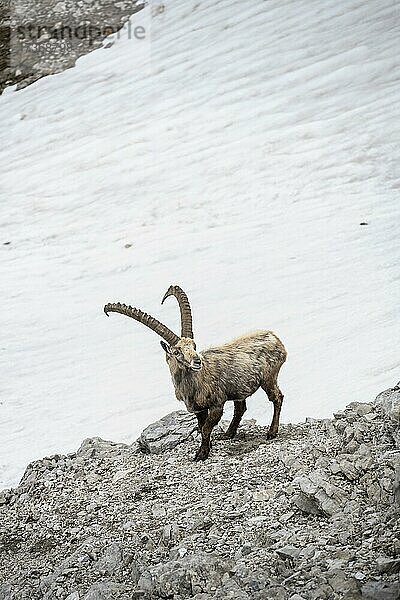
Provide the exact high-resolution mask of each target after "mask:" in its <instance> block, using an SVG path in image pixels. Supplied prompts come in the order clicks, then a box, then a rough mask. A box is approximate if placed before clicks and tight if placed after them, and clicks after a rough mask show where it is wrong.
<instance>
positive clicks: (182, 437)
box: [138, 410, 197, 454]
mask: <svg viewBox="0 0 400 600" xmlns="http://www.w3.org/2000/svg"><path fill="white" fill-rule="evenodd" d="M196 429H197V419H196V417H195V415H192V414H190V413H187V412H186V411H183V410H177V411H175V412H172V413H170V414H169V415H166V416H165V417H163V418H162V419H160V420H159V421H156V422H155V423H152V424H151V425H149V426H148V427H146V429H145V430H144V431H143V432H142V433H141V435H140V438H139V439H138V442H139V445H140V448H141V450H142V452H145V453H146V454H162V453H163V452H165V451H167V450H171V449H172V448H175V446H177V445H178V444H181V443H182V442H185V441H186V440H187V439H189V438H190V436H191V435H192V433H193V432H194V431H196Z"/></svg>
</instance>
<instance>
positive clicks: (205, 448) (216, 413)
mask: <svg viewBox="0 0 400 600" xmlns="http://www.w3.org/2000/svg"><path fill="white" fill-rule="evenodd" d="M222 413H223V410H222V408H216V407H214V408H210V410H209V411H208V415H207V418H206V420H205V422H204V425H203V427H202V429H201V446H200V448H199V449H198V451H197V452H196V455H195V457H194V460H196V461H198V460H206V458H208V456H209V454H210V437H211V432H212V430H213V429H214V427H215V426H216V425H217V424H218V422H219V420H220V418H221V417H222Z"/></svg>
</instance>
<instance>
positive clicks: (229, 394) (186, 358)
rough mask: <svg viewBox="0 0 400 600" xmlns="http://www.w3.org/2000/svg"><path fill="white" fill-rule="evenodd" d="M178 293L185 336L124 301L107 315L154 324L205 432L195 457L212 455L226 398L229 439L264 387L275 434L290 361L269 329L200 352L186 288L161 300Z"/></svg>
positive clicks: (179, 388)
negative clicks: (283, 373)
mask: <svg viewBox="0 0 400 600" xmlns="http://www.w3.org/2000/svg"><path fill="white" fill-rule="evenodd" d="M168 296H175V297H176V298H177V300H178V303H179V308H180V313H181V336H180V337H179V336H177V335H176V334H175V333H173V332H172V331H171V330H170V329H168V327H166V326H165V325H163V324H162V323H160V321H157V319H154V318H153V317H151V316H150V315H148V314H146V313H144V312H142V311H141V310H139V309H137V308H132V307H131V306H126V305H125V304H120V303H116V304H106V306H105V307H104V311H105V313H106V314H107V315H108V313H109V312H119V313H122V314H124V315H126V316H129V317H132V318H133V319H136V320H137V321H139V322H141V323H143V324H144V325H146V326H147V327H150V328H151V329H152V330H153V331H155V332H156V333H158V334H159V335H160V336H161V337H163V338H164V340H165V341H161V342H160V343H161V346H162V347H163V349H164V351H165V355H166V360H167V363H168V367H169V370H170V372H171V376H172V381H173V384H174V388H175V395H176V398H177V399H178V400H180V401H182V402H184V403H185V405H186V408H187V410H188V411H189V412H191V413H194V414H195V415H196V417H197V420H198V425H199V430H200V432H201V438H202V441H201V446H200V448H199V450H198V451H197V452H196V455H195V460H196V461H199V460H205V459H206V458H208V456H209V454H210V448H211V432H212V430H213V429H214V427H215V426H216V425H217V424H218V422H219V420H220V419H221V417H222V414H223V409H224V404H225V402H228V401H232V402H233V403H234V414H233V418H232V421H231V423H230V425H229V427H228V430H227V431H226V434H225V437H227V438H233V437H234V436H235V435H236V432H237V430H238V427H239V424H240V421H241V419H242V417H243V414H244V413H245V411H246V399H247V398H248V397H249V396H251V395H252V394H254V392H256V391H257V390H258V389H259V388H260V387H261V388H262V389H263V390H264V391H265V392H266V394H267V396H268V399H269V400H270V401H271V402H272V403H273V406H274V414H273V417H272V422H271V425H270V428H269V431H268V434H267V438H268V439H271V438H274V437H275V436H276V435H277V432H278V427H279V417H280V412H281V406H282V401H283V394H282V392H281V390H280V389H279V386H278V374H279V371H280V368H281V367H282V365H283V363H284V362H285V360H286V356H287V354H286V350H285V347H284V345H283V343H282V342H281V341H280V339H279V338H278V337H277V336H276V335H275V334H274V333H272V332H271V331H256V332H254V333H249V334H247V335H243V336H241V337H239V338H236V339H234V340H232V341H231V342H229V343H227V344H224V345H222V346H218V347H215V348H208V349H207V350H204V351H202V352H197V348H196V343H195V341H194V336H193V329H192V313H191V309H190V305H189V301H188V298H187V295H186V294H185V292H184V291H183V290H182V289H181V288H180V287H179V286H176V285H175V286H170V288H169V289H168V291H167V292H166V294H165V295H164V298H163V300H162V302H164V300H165V299H166V298H167V297H168Z"/></svg>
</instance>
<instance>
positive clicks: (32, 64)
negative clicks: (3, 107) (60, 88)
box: [0, 0, 144, 94]
mask: <svg viewBox="0 0 400 600" xmlns="http://www.w3.org/2000/svg"><path fill="white" fill-rule="evenodd" d="M143 5H144V3H143V2H142V0H121V1H120V2H112V1H111V0H36V1H35V2H33V1H32V0H0V22H1V27H0V94H1V93H2V91H3V90H4V89H5V88H6V87H7V86H9V85H14V84H18V89H21V88H24V87H26V86H27V85H29V84H30V83H33V82H34V81H37V80H38V79H40V78H41V77H44V76H45V75H52V74H54V73H59V72H60V71H64V69H68V68H69V67H73V66H74V64H75V62H76V60H77V59H78V58H79V57H80V56H83V55H84V54H87V53H88V52H91V51H92V50H95V49H96V48H99V47H100V46H101V45H102V43H103V40H104V39H105V38H106V37H107V36H108V35H110V34H112V33H116V32H117V31H119V30H120V28H121V27H122V26H123V25H124V23H126V21H127V20H128V19H129V17H130V15H132V14H134V13H135V12H136V11H138V10H140V9H141V8H143Z"/></svg>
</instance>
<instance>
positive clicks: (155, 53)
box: [0, 0, 400, 486]
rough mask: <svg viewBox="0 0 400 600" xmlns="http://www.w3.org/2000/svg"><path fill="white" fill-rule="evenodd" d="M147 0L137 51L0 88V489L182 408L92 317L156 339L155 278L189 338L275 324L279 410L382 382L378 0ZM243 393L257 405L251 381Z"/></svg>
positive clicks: (382, 6)
mask: <svg viewBox="0 0 400 600" xmlns="http://www.w3.org/2000/svg"><path fill="white" fill-rule="evenodd" d="M164 4H165V10H164V12H163V13H162V14H158V15H157V16H155V17H154V18H153V19H152V24H151V29H152V33H151V36H152V37H151V45H150V39H149V38H148V39H147V41H142V42H139V41H138V40H132V39H131V40H128V39H126V37H125V38H124V39H120V40H119V41H118V40H117V41H116V43H115V44H114V46H113V47H112V48H109V49H100V50H97V51H95V52H93V53H91V54H90V55H88V56H86V57H83V58H82V59H80V60H79V61H78V63H77V65H76V67H75V68H73V69H70V70H68V71H65V72H64V73H62V74H59V75H55V76H52V77H47V78H45V79H42V80H40V81H39V82H37V83H35V84H34V85H32V86H30V87H28V88H27V89H25V90H23V91H20V92H14V91H12V90H7V93H5V94H4V95H3V96H2V97H1V98H0V123H1V126H0V127H1V133H0V159H1V162H0V164H1V171H2V172H1V180H0V193H1V204H0V253H1V283H2V294H1V300H2V310H1V316H0V319H1V322H0V331H1V341H0V369H1V373H2V378H1V384H0V422H1V424H0V485H2V486H9V485H15V484H16V483H17V482H18V479H19V478H20V476H21V475H22V473H23V470H24V468H25V466H26V464H27V463H28V462H29V461H30V460H32V459H35V458H39V457H41V456H43V455H46V454H51V453H55V452H67V451H72V450H74V449H75V448H76V447H77V446H78V445H79V444H80V442H81V440H82V439H83V438H85V437H88V436H94V435H98V436H101V437H104V438H109V439H114V440H118V441H125V442H131V441H133V440H134V439H135V438H136V437H137V435H138V434H139V432H140V430H141V429H142V428H143V427H144V426H146V425H147V424H148V423H150V422H151V421H153V420H155V419H157V418H159V417H161V416H162V415H164V414H165V413H167V412H169V411H172V410H175V409H178V408H183V406H181V405H179V404H178V402H177V401H176V400H175V399H174V394H173V390H172V384H171V381H170V377H169V372H168V370H167V366H166V364H165V362H164V356H163V352H162V350H161V347H160V345H159V342H158V339H157V337H156V336H155V335H154V334H153V333H152V332H151V331H149V330H147V329H146V328H145V327H143V326H140V325H139V324H138V323H136V322H134V321H132V320H129V319H126V318H124V317H122V316H120V315H111V316H110V318H109V319H107V318H106V317H105V315H104V314H103V312H102V310H103V305H104V304H105V302H108V301H121V302H126V303H131V304H134V305H136V306H139V307H141V308H143V309H144V310H146V311H148V312H151V313H152V314H154V316H156V317H159V318H161V320H163V321H164V322H165V323H166V324H167V325H169V326H170V327H173V328H175V329H176V330H178V323H179V311H178V307H177V304H176V303H175V300H174V299H173V298H172V299H169V300H168V301H167V302H166V303H165V305H163V306H162V307H161V306H160V300H161V298H162V296H163V294H164V292H165V290H166V289H167V287H168V286H169V285H170V284H171V283H178V284H180V285H182V287H183V288H184V289H186V290H187V291H188V293H189V297H190V299H191V302H192V308H193V312H194V327H195V335H196V338H197V342H198V346H199V347H204V346H208V345H212V344H218V343H221V342H224V341H228V340H229V339H230V338H232V337H234V336H236V335H238V334H241V333H244V332H246V331H249V330H252V329H256V328H257V329H258V328H270V329H272V330H274V331H275V332H276V333H277V334H278V335H279V336H280V337H281V338H282V340H283V341H284V342H285V344H286V346H287V349H288V353H289V356H288V361H287V363H286V365H285V366H284V368H283V370H282V375H281V387H282V390H283V392H284V394H285V403H284V410H283V413H282V418H283V420H284V421H286V422H288V421H298V420H302V419H303V418H305V417H306V416H308V415H310V416H314V417H326V416H329V415H330V414H332V412H333V411H334V410H336V409H340V408H342V407H344V406H345V405H346V404H347V403H349V402H351V401H356V400H357V401H370V400H371V399H372V398H373V397H374V395H375V394H376V393H378V392H379V391H381V390H382V389H384V388H385V387H388V386H390V385H392V384H394V383H396V382H397V381H398V380H399V379H400V376H399V370H400V369H399V365H400V357H399V352H398V350H399V348H398V341H399V333H400V332H399V311H400V308H399V306H400V303H399V299H400V294H399V287H400V284H399V280H400V277H399V261H400V250H399V243H398V225H399V216H400V210H399V199H398V195H399V186H400V182H399V176H398V174H399V169H398V165H399V160H400V131H399V122H400V121H399V118H400V114H399V113H400V109H399V107H400V86H399V62H400V59H399V53H398V29H399V11H398V6H396V4H397V3H396V2H395V1H391V0H369V1H368V2H360V1H359V0H342V1H341V2H339V3H338V2H337V0H297V1H296V2H293V1H290V0H269V1H260V0H258V1H250V0H247V1H243V0H241V1H239V0H220V1H218V2H215V1H213V2H211V0H165V1H164ZM154 12H157V11H154ZM146 18H147V15H145V14H141V13H139V14H136V15H135V16H134V17H133V18H132V24H135V23H140V22H142V21H143V19H146ZM150 57H151V63H150ZM363 221H365V222H367V223H368V225H366V226H360V223H361V222H363ZM8 241H10V242H11V244H9V245H3V244H4V243H5V242H8ZM128 243H131V244H132V247H130V248H125V244H128ZM248 405H249V411H248V413H247V414H246V416H248V417H256V418H258V419H259V420H260V421H261V422H262V423H266V422H268V421H269V420H270V418H271V415H272V407H271V405H270V403H269V402H268V401H267V400H266V398H265V395H264V393H263V392H261V391H260V392H258V393H257V394H256V395H255V396H254V398H252V399H251V400H250V401H249V402H248Z"/></svg>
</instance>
